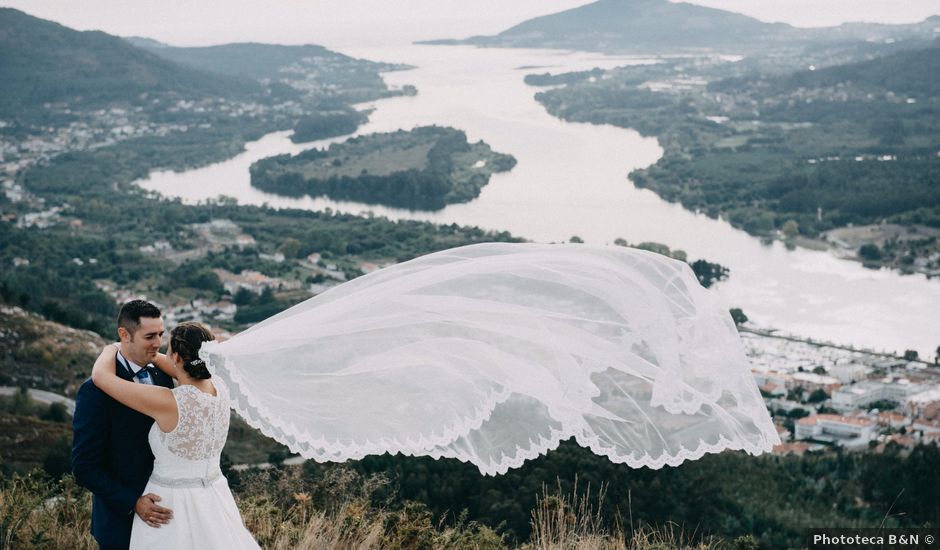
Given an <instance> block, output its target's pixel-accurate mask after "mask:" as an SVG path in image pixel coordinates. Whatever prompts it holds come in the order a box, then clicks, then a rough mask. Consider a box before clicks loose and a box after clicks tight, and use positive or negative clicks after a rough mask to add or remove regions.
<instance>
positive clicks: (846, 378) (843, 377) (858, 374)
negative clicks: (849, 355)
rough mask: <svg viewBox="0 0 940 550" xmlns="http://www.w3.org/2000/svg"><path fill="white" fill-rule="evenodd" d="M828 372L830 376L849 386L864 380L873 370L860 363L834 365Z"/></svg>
mask: <svg viewBox="0 0 940 550" xmlns="http://www.w3.org/2000/svg"><path fill="white" fill-rule="evenodd" d="M827 370H828V372H829V376H832V377H833V378H836V379H837V380H839V382H841V383H843V384H849V383H852V382H859V381H861V380H864V379H865V378H866V377H867V376H868V372H869V371H870V370H871V369H870V368H869V367H867V366H865V365H862V364H860V363H846V364H843V365H832V366H831V367H829V368H828V369H827Z"/></svg>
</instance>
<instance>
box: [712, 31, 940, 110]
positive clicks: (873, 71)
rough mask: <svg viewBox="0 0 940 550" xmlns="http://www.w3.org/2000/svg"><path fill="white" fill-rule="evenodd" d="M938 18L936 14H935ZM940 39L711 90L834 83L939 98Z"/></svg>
mask: <svg viewBox="0 0 940 550" xmlns="http://www.w3.org/2000/svg"><path fill="white" fill-rule="evenodd" d="M938 19H940V18H938ZM938 74H940V39H937V40H935V41H933V42H932V43H931V46H930V47H928V48H922V49H915V50H906V51H900V52H896V53H893V54H890V55H886V56H883V57H878V58H875V59H870V60H866V61H859V62H855V63H846V64H840V65H835V66H832V67H825V68H821V69H814V70H802V71H797V72H794V73H791V74H787V75H783V76H779V77H775V78H770V79H766V78H762V77H760V76H756V77H754V76H752V77H748V78H732V79H724V80H721V81H719V82H715V83H714V84H712V85H711V86H709V88H710V89H711V90H714V91H732V90H738V91H742V90H745V89H755V88H758V87H760V88H763V89H765V90H766V91H767V92H772V93H774V94H779V95H784V94H792V93H795V92H796V91H797V90H800V89H804V90H811V89H815V90H821V89H831V88H836V87H842V88H855V89H859V90H865V91H870V92H874V93H886V92H892V93H894V94H896V95H905V96H920V97H922V98H923V97H932V98H940V78H937V75H938Z"/></svg>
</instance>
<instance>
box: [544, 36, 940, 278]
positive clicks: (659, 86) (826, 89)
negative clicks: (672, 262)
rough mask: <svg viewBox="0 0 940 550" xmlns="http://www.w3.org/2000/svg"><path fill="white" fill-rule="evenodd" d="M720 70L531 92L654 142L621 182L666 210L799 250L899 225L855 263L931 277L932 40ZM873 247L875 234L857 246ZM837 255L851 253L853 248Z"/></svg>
mask: <svg viewBox="0 0 940 550" xmlns="http://www.w3.org/2000/svg"><path fill="white" fill-rule="evenodd" d="M740 63H743V62H740ZM768 63H771V61H770V60H763V61H761V60H757V61H753V62H751V64H750V66H751V67H754V68H756V69H760V67H762V66H764V65H766V64H768ZM728 65H729V64H728V63H725V62H722V61H720V60H718V59H715V58H710V59H708V58H706V59H701V58H699V59H696V60H664V61H662V62H661V63H659V64H657V65H651V66H633V67H622V68H619V69H615V70H611V71H607V72H606V73H605V74H604V77H603V78H598V79H591V80H584V79H582V78H580V76H581V75H580V74H579V75H578V79H577V80H578V81H577V82H575V83H572V84H569V85H567V86H565V87H562V88H557V89H553V90H548V91H544V92H540V93H539V94H538V95H537V96H536V97H537V99H538V101H540V102H541V103H542V104H543V105H545V107H546V108H547V109H548V110H549V112H551V113H552V114H555V115H556V116H559V117H561V118H564V119H566V120H573V121H581V122H592V123H598V124H602V123H606V124H614V125H617V126H622V127H627V128H634V129H636V130H638V131H639V132H640V133H642V134H644V135H649V136H656V137H657V138H658V139H659V141H660V143H661V144H662V146H663V148H664V149H665V152H664V155H663V157H662V158H661V159H660V160H659V161H658V162H657V163H656V164H655V165H653V166H651V167H649V168H648V169H645V170H637V171H635V172H633V173H632V174H631V179H632V180H633V182H634V183H635V184H636V185H637V186H638V187H645V188H649V189H651V190H653V191H655V192H656V193H657V194H659V195H660V196H662V197H663V198H665V199H667V200H669V201H677V202H680V203H682V204H683V205H684V206H685V207H686V208H689V209H691V210H697V211H703V212H705V213H706V214H708V215H709V216H711V217H719V216H720V217H722V218H725V219H727V220H729V221H730V222H731V223H732V225H734V226H736V227H740V228H742V229H744V230H746V231H748V232H749V233H751V234H753V235H758V236H763V237H768V238H782V239H786V240H788V241H790V242H794V243H806V244H810V245H812V244H813V242H812V240H816V239H820V238H821V237H823V236H824V232H826V231H828V230H832V229H836V228H841V227H847V226H852V225H863V224H875V225H880V224H882V223H884V222H887V223H892V222H893V223H896V224H901V225H904V226H906V227H910V228H911V231H910V233H911V234H910V235H909V237H910V238H900V239H895V240H893V241H891V243H890V244H888V245H887V246H888V247H889V248H891V250H892V251H891V253H881V252H882V251H872V250H870V249H866V250H867V251H868V252H867V258H863V259H866V260H867V263H869V264H871V265H891V266H892V267H896V268H900V269H902V270H904V271H915V270H916V271H923V272H927V273H928V274H940V254H938V252H940V243H938V242H937V239H936V237H935V236H934V235H933V234H932V231H931V230H930V228H931V227H940V185H938V182H940V157H938V156H937V144H938V143H940V141H938V139H940V134H938V130H937V128H940V114H938V113H940V80H938V79H937V78H936V75H937V74H940V42H935V43H934V45H933V46H932V47H929V48H921V49H915V50H908V51H900V52H896V53H893V54H891V55H888V56H885V57H880V58H875V59H872V60H867V61H859V62H855V63H848V64H837V65H834V66H830V67H823V68H816V67H811V68H810V69H806V70H801V71H796V72H791V73H786V74H766V73H764V72H759V71H753V70H752V71H747V72H746V73H745V74H743V75H741V74H738V75H734V76H732V75H730V74H729V73H733V72H740V71H741V68H729V67H728ZM918 227H920V228H921V229H920V230H918ZM886 240H890V239H886V237H885V235H884V234H882V233H880V232H877V231H876V232H874V233H872V240H871V241H869V242H868V243H866V244H871V245H873V246H876V247H881V248H883V247H884V246H885V242H886ZM832 242H833V243H834V244H836V245H837V246H840V245H839V244H838V243H835V241H832ZM823 246H826V245H825V244H823ZM849 252H851V253H852V254H850V255H851V256H853V257H859V258H862V256H861V253H860V251H859V248H858V245H855V249H854V250H851V251H849Z"/></svg>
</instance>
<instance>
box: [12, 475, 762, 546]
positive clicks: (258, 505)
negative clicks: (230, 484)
mask: <svg viewBox="0 0 940 550" xmlns="http://www.w3.org/2000/svg"><path fill="white" fill-rule="evenodd" d="M387 485H388V481H387V480H386V479H385V478H383V477H381V476H372V477H368V478H363V477H362V476H359V475H358V474H356V473H355V472H353V471H351V470H349V469H347V468H342V467H336V468H333V469H330V470H328V472H327V474H326V475H324V477H323V478H322V479H318V480H315V481H311V480H310V479H307V478H305V477H304V476H303V475H302V473H301V470H300V469H299V468H293V469H287V470H285V471H283V472H274V473H272V472H259V473H256V474H253V475H252V476H250V477H249V478H247V479H246V480H245V482H244V484H243V486H242V487H241V488H240V490H239V491H238V494H237V498H238V501H239V508H240V510H241V512H242V517H243V519H244V521H245V525H246V527H248V530H249V531H251V533H252V534H253V535H254V536H255V538H256V539H257V540H258V543H259V544H260V545H261V547H262V548H266V549H272V550H286V549H301V550H372V549H391V550H445V549H446V550H503V549H508V548H510V545H509V543H507V541H506V540H505V536H503V535H499V534H498V533H496V532H495V531H493V530H492V529H490V528H489V527H487V526H485V525H481V524H478V523H476V522H467V518H466V514H461V516H460V517H458V518H457V521H456V522H455V524H454V525H452V526H445V525H444V524H443V522H439V523H437V524H435V523H433V521H432V514H431V513H430V511H428V509H427V507H426V506H424V505H423V504H420V503H413V502H411V503H405V504H404V505H398V506H392V505H391V504H390V503H387V502H378V503H376V498H375V495H376V492H377V491H378V490H379V489H382V488H385V487H386V486H387ZM603 498H604V491H603V489H602V490H601V491H600V492H599V493H598V494H597V496H596V499H595V500H596V502H595V503H594V504H592V499H591V496H590V491H587V492H586V493H585V495H584V496H579V495H578V492H577V487H575V489H574V490H573V491H572V494H571V495H565V494H562V493H561V491H560V490H557V491H555V492H552V493H549V492H548V491H547V490H545V489H543V494H542V495H541V497H540V498H539V500H538V504H537V506H536V508H535V509H534V510H533V511H532V536H531V539H530V541H529V542H527V543H525V544H523V545H522V546H520V547H519V549H520V550H627V549H629V550H666V549H682V550H723V549H726V548H727V549H734V550H748V549H751V548H753V549H756V548H757V546H756V544H753V539H749V540H743V541H742V540H736V541H735V542H734V543H732V544H730V545H729V544H725V543H723V542H722V541H707V542H700V543H692V542H690V540H691V539H692V536H691V535H690V534H687V533H685V532H683V531H682V530H681V529H680V528H678V527H677V526H675V525H667V526H666V527H664V528H655V529H653V528H638V529H631V530H630V534H629V535H627V534H625V531H624V530H623V529H622V528H621V526H619V525H618V526H615V527H614V528H613V529H611V530H608V529H606V528H605V526H604V522H603V521H602V518H601V515H600V512H599V511H598V510H599V509H600V504H601V503H602V501H603ZM90 517H91V499H90V495H89V493H88V492H87V491H84V490H82V489H80V488H78V487H76V486H75V483H74V481H72V479H71V478H70V477H66V478H64V479H63V480H62V481H60V482H50V481H48V480H44V479H42V478H41V477H36V476H25V477H14V478H10V479H5V480H0V550H6V549H14V548H50V549H52V548H70V549H82V548H88V549H94V548H96V545H95V544H94V541H93V540H92V538H91V536H90V534H89V526H90Z"/></svg>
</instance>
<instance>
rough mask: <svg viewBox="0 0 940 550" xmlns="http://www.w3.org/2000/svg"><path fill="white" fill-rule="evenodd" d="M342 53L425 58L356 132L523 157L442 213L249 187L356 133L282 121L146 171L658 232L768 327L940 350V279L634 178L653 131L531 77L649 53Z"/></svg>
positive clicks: (259, 200)
mask: <svg viewBox="0 0 940 550" xmlns="http://www.w3.org/2000/svg"><path fill="white" fill-rule="evenodd" d="M344 53H347V54H350V55H354V56H356V57H362V58H367V59H372V60H376V61H389V62H400V63H407V64H410V65H413V66H415V67H417V68H416V69H413V70H408V71H398V72H392V73H387V74H386V75H385V77H386V81H387V82H388V83H389V84H390V85H393V86H401V85H404V84H413V85H415V86H417V88H418V95H417V96H414V97H398V98H390V99H383V100H380V101H377V102H374V103H373V104H371V105H369V107H372V108H374V112H373V113H372V115H371V117H370V120H369V122H368V123H367V124H365V125H363V126H362V127H360V129H359V131H358V132H357V134H366V133H372V132H387V131H394V130H397V129H399V128H405V129H409V128H412V127H414V126H419V125H426V124H438V125H446V126H453V127H455V128H459V129H461V130H464V131H465V132H466V133H467V137H468V138H469V139H470V140H471V141H476V140H479V139H482V140H484V141H486V142H487V143H488V144H490V145H491V146H492V147H493V149H494V150H496V151H499V152H503V153H509V154H512V155H513V156H515V157H516V159H517V160H518V164H517V165H516V167H515V168H514V169H513V170H512V171H511V172H508V173H503V174H497V175H495V176H494V177H493V178H492V179H491V180H490V183H489V184H488V185H487V186H486V187H484V188H483V191H482V193H481V194H480V197H479V198H478V199H476V200H474V201H472V202H470V203H466V204H457V205H451V206H448V207H447V208H445V209H443V210H440V211H438V212H411V211H407V210H401V209H394V208H385V207H380V206H374V205H364V204H359V203H350V202H337V201H332V200H325V199H310V198H303V199H295V198H285V197H278V196H276V195H270V194H267V193H262V192H260V191H258V190H256V189H254V188H252V187H251V186H250V182H249V176H248V166H250V164H251V163H252V162H254V161H255V160H258V159H260V158H263V157H266V156H270V155H274V154H282V153H286V152H290V153H296V152H298V151H300V150H303V149H307V148H310V147H322V146H324V145H326V144H328V143H331V142H334V141H341V140H343V139H345V137H343V138H335V139H330V140H321V141H317V142H311V143H307V144H300V145H298V144H293V143H291V142H290V140H289V139H288V133H286V132H278V133H274V134H269V135H267V136H265V137H263V138H262V139H260V140H258V141H256V142H252V143H249V144H248V145H247V147H246V151H245V152H244V153H243V154H241V155H238V156H236V157H234V158H232V159H229V160H227V161H224V162H220V163H217V164H213V165H210V166H207V167H204V168H200V169H195V170H190V171H186V172H182V173H174V172H163V171H158V172H153V173H152V174H151V175H150V177H149V178H147V179H145V180H140V181H138V182H137V183H138V184H139V185H140V186H141V187H144V188H146V189H151V190H155V191H158V192H160V193H163V194H164V195H166V196H176V197H181V198H182V199H183V200H184V201H187V202H195V201H199V200H204V199H207V198H214V197H217V196H218V195H220V194H224V195H228V196H233V197H236V198H237V199H238V201H239V203H241V204H263V203H268V204H269V205H271V206H278V207H296V208H308V209H317V210H322V209H324V208H327V207H329V208H331V209H333V210H340V211H345V212H352V213H364V212H369V211H371V212H373V213H374V214H375V215H381V216H387V217H390V218H393V219H403V218H408V219H418V220H428V221H433V222H437V223H448V224H449V223H458V224H461V225H475V226H479V227H482V228H486V229H495V230H508V231H510V232H511V233H513V234H515V235H517V236H521V237H525V238H527V239H530V240H534V241H540V242H554V241H567V240H568V239H569V238H570V237H571V236H573V235H577V236H579V237H581V238H582V239H583V240H584V241H585V242H588V243H612V242H613V241H614V239H616V238H618V237H622V238H624V239H626V240H627V241H629V242H631V243H639V242H642V241H656V242H661V243H664V244H667V245H668V246H670V247H671V248H673V249H682V250H685V251H686V252H687V253H688V256H689V259H690V261H691V260H694V259H698V258H705V259H707V260H709V261H714V262H719V263H721V264H723V265H725V266H727V267H729V268H730V270H731V277H730V278H729V279H728V280H727V281H724V282H721V283H719V284H717V285H716V286H715V287H714V288H716V289H717V291H718V292H719V294H720V295H721V297H722V299H723V300H724V302H725V303H726V305H728V306H729V307H740V308H742V309H743V310H744V312H745V313H746V314H747V316H748V317H749V318H750V319H751V320H752V321H754V322H755V323H756V324H758V325H760V326H762V327H772V328H776V329H779V330H781V331H782V332H785V333H790V334H794V335H800V336H807V337H812V338H815V339H818V340H829V341H832V342H837V343H841V344H850V345H856V346H863V347H867V348H870V349H874V350H878V351H889V352H901V351H903V350H905V349H914V350H917V351H918V352H919V353H920V354H921V356H922V357H931V358H932V357H933V356H934V354H935V350H936V348H937V346H938V345H940V282H937V281H930V280H928V279H927V278H926V277H925V276H923V275H904V276H902V275H899V274H897V273H894V272H891V271H889V270H887V269H882V270H871V269H867V268H864V267H862V266H861V265H860V264H858V263H856V262H851V261H847V260H840V259H837V258H835V257H833V256H832V255H831V254H829V253H827V252H818V251H810V250H805V249H796V250H787V249H786V248H785V247H784V246H783V245H782V244H781V243H774V244H772V245H765V244H762V243H761V242H760V241H759V240H758V239H756V238H754V237H752V236H750V235H748V234H746V233H745V232H743V231H740V230H738V229H734V228H733V227H731V226H730V225H729V224H728V223H727V222H725V221H721V220H715V219H711V218H708V217H707V216H705V215H704V214H696V213H694V212H690V211H687V210H685V209H683V208H682V207H681V206H679V205H678V204H670V203H668V202H666V201H663V200H661V199H660V198H659V197H658V196H656V195H655V194H654V193H652V192H651V191H647V190H642V189H637V188H635V187H634V186H633V185H632V183H630V181H629V180H628V179H627V174H628V173H629V172H630V171H631V170H633V169H634V168H638V167H645V166H648V165H650V164H652V163H654V162H656V160H657V159H658V158H659V156H660V155H661V154H662V149H661V148H660V147H659V145H658V143H657V141H656V140H655V139H653V138H644V137H642V136H640V135H639V134H637V133H636V132H634V131H632V130H626V129H623V128H616V127H613V126H608V125H590V124H581V123H570V122H564V121H561V120H558V119H557V118H555V117H552V116H551V115H549V114H548V113H547V112H546V111H545V109H544V108H542V106H541V105H540V104H538V103H537V102H536V101H535V100H534V97H533V96H534V94H535V93H536V92H537V91H538V89H536V88H533V87H530V86H527V85H525V84H524V83H523V80H522V79H523V76H524V75H525V74H528V73H532V72H539V73H540V72H552V73H558V72H565V71H571V70H584V69H590V68H592V67H602V68H610V67H614V66H618V65H625V64H630V63H647V62H651V61H652V60H650V59H641V58H624V57H605V56H601V55H599V54H588V53H570V52H556V51H546V50H521V49H498V48H472V47H464V46H448V47H442V46H419V45H407V46H398V47H393V48H373V49H358V50H347V51H344Z"/></svg>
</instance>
